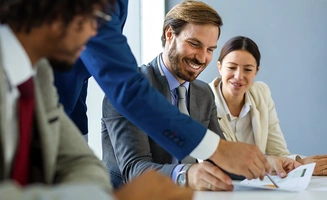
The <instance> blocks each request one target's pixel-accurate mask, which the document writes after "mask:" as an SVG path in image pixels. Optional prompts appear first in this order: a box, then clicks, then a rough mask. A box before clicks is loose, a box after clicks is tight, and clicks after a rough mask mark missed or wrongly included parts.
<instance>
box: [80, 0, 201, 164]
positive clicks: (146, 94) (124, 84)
mask: <svg viewBox="0 0 327 200" xmlns="http://www.w3.org/2000/svg"><path fill="white" fill-rule="evenodd" d="M119 2H125V3H126V5H125V4H121V3H119V4H118V9H117V10H116V12H115V13H113V14H112V20H111V21H110V22H109V23H107V24H106V25H105V26H104V27H103V28H102V29H101V30H100V31H99V33H98V35H97V36H96V37H94V38H92V39H91V40H90V41H89V43H88V44H87V49H86V50H85V51H84V52H83V53H82V55H81V59H82V61H83V63H84V64H85V67H86V68H87V69H88V70H89V72H90V74H91V75H92V76H93V77H94V78H95V80H96V81H97V83H98V84H99V85H100V87H101V88H102V90H103V91H104V93H105V95H106V97H107V98H108V99H109V101H110V102H111V103H112V104H113V106H114V107H115V108H116V109H117V111H118V112H120V113H121V114H122V115H124V116H125V117H126V118H127V119H128V120H130V121H131V122H132V123H134V124H135V125H136V126H138V127H139V128H140V129H141V130H143V131H144V132H145V133H147V134H148V135H149V136H150V137H151V138H153V139H154V140H155V141H156V142H157V143H159V144H160V145H161V146H162V147H164V148H165V149H166V150H167V151H168V152H169V153H171V154H172V155H174V156H175V157H176V158H178V159H183V158H184V157H185V156H186V155H188V154H189V153H190V152H191V151H192V150H193V149H194V148H195V147H196V146H197V145H198V144H199V143H200V141H201V140H202V138H203V137H204V135H205V133H206V128H205V127H204V126H202V125H201V124H200V123H198V122H196V121H195V120H193V119H191V118H190V117H188V116H186V115H183V114H181V113H180V112H179V110H178V109H177V108H176V107H174V106H172V105H171V104H170V103H169V102H168V101H167V100H166V99H165V98H164V96H163V95H161V94H160V93H159V92H158V91H157V90H156V89H154V88H152V87H151V85H150V84H149V82H148V80H146V79H145V78H144V77H143V76H142V75H141V74H140V73H139V72H138V70H137V63H136V60H135V58H134V56H133V54H132V52H131V50H130V48H129V45H128V44H127V40H126V37H125V36H124V35H123V34H122V24H123V23H124V20H122V19H125V18H126V17H121V13H122V14H123V15H125V14H126V11H127V2H128V1H126V0H125V1H122V0H120V1H119ZM158 105H160V106H158ZM172 137H173V138H176V137H178V138H179V139H180V142H178V143H176V142H174V141H173V140H172Z"/></svg>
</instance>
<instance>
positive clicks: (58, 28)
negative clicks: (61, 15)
mask: <svg viewBox="0 0 327 200" xmlns="http://www.w3.org/2000/svg"><path fill="white" fill-rule="evenodd" d="M49 28H50V32H51V33H52V34H53V35H56V36H62V35H63V33H64V32H65V27H64V24H63V22H62V21H61V20H60V19H57V20H54V21H52V22H51V24H49Z"/></svg>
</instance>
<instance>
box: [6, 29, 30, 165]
mask: <svg viewBox="0 0 327 200" xmlns="http://www.w3.org/2000/svg"><path fill="white" fill-rule="evenodd" d="M0 49H1V51H0V62H2V65H3V66H4V70H5V73H6V76H7V81H8V88H7V93H6V94H7V102H6V104H7V106H6V108H7V109H8V110H7V112H6V113H7V116H6V121H7V123H6V124H8V126H10V129H8V130H10V131H8V132H6V133H4V134H3V137H4V138H3V141H4V142H3V145H4V162H5V165H9V166H10V165H11V163H12V160H13V157H14V153H15V149H16V147H17V142H18V124H17V123H18V122H17V119H18V116H17V99H18V97H19V91H18V89H17V86H18V85H20V84H21V83H23V82H25V81H26V80H28V79H29V78H30V77H32V76H33V75H34V74H35V72H34V71H33V68H32V63H31V61H30V59H29V57H28V55H27V53H26V51H25V50H24V48H23V46H22V45H21V43H20V42H19V41H18V39H17V38H16V36H15V35H14V33H13V32H12V30H11V29H10V27H9V26H8V25H6V24H5V25H0Z"/></svg>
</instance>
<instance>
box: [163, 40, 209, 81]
mask: <svg viewBox="0 0 327 200" xmlns="http://www.w3.org/2000/svg"><path fill="white" fill-rule="evenodd" d="M183 59H184V60H185V61H188V62H192V63H195V64H197V65H202V66H206V63H201V62H200V61H198V60H197V59H196V58H192V59H190V58H182V56H181V55H180V54H179V53H178V52H177V49H176V41H174V43H173V45H172V47H171V49H169V50H168V60H169V62H170V69H171V70H172V73H173V74H175V75H176V76H177V77H178V78H180V79H182V80H185V81H188V82H190V81H194V80H195V79H196V78H197V77H198V76H199V75H200V73H201V72H202V71H203V70H204V69H205V67H203V69H202V70H201V71H200V72H198V73H196V72H193V71H188V70H187V69H185V68H184V67H183Z"/></svg>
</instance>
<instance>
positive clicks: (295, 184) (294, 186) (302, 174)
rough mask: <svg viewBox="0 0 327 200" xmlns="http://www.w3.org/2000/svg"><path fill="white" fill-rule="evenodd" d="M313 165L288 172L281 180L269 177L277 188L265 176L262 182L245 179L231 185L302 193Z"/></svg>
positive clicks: (306, 185) (277, 177)
mask: <svg viewBox="0 0 327 200" xmlns="http://www.w3.org/2000/svg"><path fill="white" fill-rule="evenodd" d="M315 165H316V163H311V164H307V165H302V166H300V167H298V168H296V169H294V170H293V171H291V172H289V173H288V175H287V177H285V178H283V179H282V178H280V177H279V176H271V177H272V179H273V180H274V182H275V183H276V184H277V185H278V187H279V188H276V187H275V185H274V184H273V183H272V182H271V181H270V180H269V179H268V177H266V176H265V178H264V180H262V181H261V180H260V179H252V180H247V179H245V180H243V181H241V182H234V181H233V184H234V185H235V186H244V187H254V188H264V189H272V190H287V191H302V190H305V189H306V188H307V187H308V185H309V183H310V179H311V177H312V173H313V171H314V168H315Z"/></svg>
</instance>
